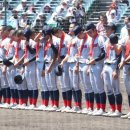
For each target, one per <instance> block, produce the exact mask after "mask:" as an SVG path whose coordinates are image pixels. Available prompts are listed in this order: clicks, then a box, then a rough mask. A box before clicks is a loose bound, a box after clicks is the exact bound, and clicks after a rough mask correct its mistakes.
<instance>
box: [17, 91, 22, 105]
mask: <svg viewBox="0 0 130 130" xmlns="http://www.w3.org/2000/svg"><path fill="white" fill-rule="evenodd" d="M18 95H19V104H20V105H22V104H23V90H18Z"/></svg>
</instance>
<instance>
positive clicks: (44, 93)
mask: <svg viewBox="0 0 130 130" xmlns="http://www.w3.org/2000/svg"><path fill="white" fill-rule="evenodd" d="M41 97H42V105H45V106H48V103H49V91H42V92H41Z"/></svg>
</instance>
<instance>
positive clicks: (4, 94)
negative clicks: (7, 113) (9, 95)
mask: <svg viewBox="0 0 130 130" xmlns="http://www.w3.org/2000/svg"><path fill="white" fill-rule="evenodd" d="M2 96H3V99H4V101H3V102H4V103H5V102H6V88H2Z"/></svg>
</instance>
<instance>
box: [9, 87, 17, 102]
mask: <svg viewBox="0 0 130 130" xmlns="http://www.w3.org/2000/svg"><path fill="white" fill-rule="evenodd" d="M10 94H11V99H12V101H11V102H12V103H13V104H14V103H16V98H15V89H10Z"/></svg>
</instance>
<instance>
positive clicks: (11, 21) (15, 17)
mask: <svg viewBox="0 0 130 130" xmlns="http://www.w3.org/2000/svg"><path fill="white" fill-rule="evenodd" d="M8 22H9V25H10V26H12V27H13V28H16V30H18V28H19V17H18V11H17V10H16V9H14V10H12V16H11V17H10V19H9V21H8Z"/></svg>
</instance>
